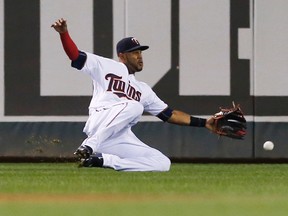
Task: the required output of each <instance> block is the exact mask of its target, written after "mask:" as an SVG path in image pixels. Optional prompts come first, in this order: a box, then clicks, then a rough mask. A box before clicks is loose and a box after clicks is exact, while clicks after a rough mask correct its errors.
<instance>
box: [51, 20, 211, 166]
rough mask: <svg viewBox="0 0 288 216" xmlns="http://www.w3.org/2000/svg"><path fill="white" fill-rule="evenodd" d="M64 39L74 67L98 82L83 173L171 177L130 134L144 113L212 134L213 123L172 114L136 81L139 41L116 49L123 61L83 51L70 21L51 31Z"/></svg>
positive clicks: (155, 154) (162, 161)
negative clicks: (104, 169) (87, 169)
mask: <svg viewBox="0 0 288 216" xmlns="http://www.w3.org/2000/svg"><path fill="white" fill-rule="evenodd" d="M51 27H53V28H54V29H55V30H56V31H57V32H58V33H59V34H60V39H61V42H62V45H63V48H64V50H65V52H66V54H67V56H68V57H69V59H70V60H71V61H72V63H71V66H72V67H74V68H76V69H78V70H80V71H81V72H83V73H85V74H88V75H89V76H90V77H91V79H92V81H93V97H92V100H91V103H90V106H89V118H88V120H87V122H86V124H85V127H84V129H83V131H84V132H85V133H86V134H87V138H86V139H85V140H84V141H83V143H82V144H81V145H80V147H79V148H78V149H77V150H76V152H75V153H74V154H76V155H77V156H78V157H79V158H80V161H81V166H83V167H108V168H112V169H114V170H118V171H168V170H169V169H170V165H171V162H170V160H169V158H168V157H166V156H165V155H164V154H162V153H161V152H160V151H158V150H157V149H154V148H152V147H150V146H148V145H146V144H145V143H143V142H142V141H140V140H139V139H138V138H137V137H136V136H135V134H134V133H133V132H132V131H131V127H132V126H133V125H135V124H136V123H137V122H138V121H139V119H140V117H141V115H142V113H143V111H145V112H149V113H150V114H151V115H153V116H157V117H158V118H160V119H161V120H163V121H164V122H169V123H173V124H178V125H186V126H197V127H206V128H207V129H209V130H213V127H214V125H213V123H214V120H213V118H212V117H211V118H209V119H203V118H197V117H193V116H191V115H189V114H187V113H184V112H182V111H179V110H175V109H171V108H170V107H169V106H168V105H167V104H166V103H165V102H163V101H162V100H161V99H159V98H158V96H157V95H156V94H155V93H154V92H153V90H152V89H151V88H150V87H149V86H148V85H147V84H146V83H144V82H140V81H138V80H137V79H136V78H135V73H136V72H140V71H141V70H142V69H143V58H142V51H144V50H147V49H148V48H149V47H148V46H143V45H141V44H140V43H139V41H138V40H137V39H136V38H134V37H127V38H124V39H122V40H120V41H119V42H118V44H117V55H118V57H119V61H115V60H112V59H108V58H104V57H101V56H99V55H95V54H92V53H89V52H85V51H80V50H79V49H78V48H77V46H76V44H75V43H74V42H73V40H72V39H71V37H70V35H69V33H68V28H67V22H66V20H64V19H63V18H62V19H59V20H57V21H56V22H55V23H53V24H52V26H51Z"/></svg>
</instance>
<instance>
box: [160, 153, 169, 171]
mask: <svg viewBox="0 0 288 216" xmlns="http://www.w3.org/2000/svg"><path fill="white" fill-rule="evenodd" d="M170 167H171V161H170V159H169V158H168V157H166V156H163V157H162V158H161V161H160V163H159V171H162V172H167V171H169V170H170Z"/></svg>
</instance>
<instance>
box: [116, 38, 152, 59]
mask: <svg viewBox="0 0 288 216" xmlns="http://www.w3.org/2000/svg"><path fill="white" fill-rule="evenodd" d="M148 48H149V46H142V45H141V44H140V43H139V41H138V40H137V39H136V38H135V37H127V38H123V39H122V40H120V41H119V42H118V43H117V46H116V50H117V55H119V53H125V52H132V51H135V50H146V49H148Z"/></svg>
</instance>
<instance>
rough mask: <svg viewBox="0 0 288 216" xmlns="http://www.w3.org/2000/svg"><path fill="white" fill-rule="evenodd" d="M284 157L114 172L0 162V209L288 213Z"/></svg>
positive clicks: (215, 214) (52, 212)
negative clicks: (270, 161)
mask: <svg viewBox="0 0 288 216" xmlns="http://www.w3.org/2000/svg"><path fill="white" fill-rule="evenodd" d="M287 185H288V164H172V167H171V171H170V172H164V173H159V172H142V173H141V172H132V173H131V172H130V173H128V172H126V173H124V172H116V171H113V170H110V169H97V168H92V169H87V168H86V169H85V168H81V169H79V168H77V167H76V165H75V164H73V163H58V164H56V163H50V164H48V163H39V164H28V163H25V164H7V163H3V164H0V215H1V216H2V215H3V216H6V215H7V216H10V215H13V216H14V215H15V216H16V215H17V216H20V215H23V216H28V215H29V216H31V215H41V216H46V215H47V216H48V215H49V216H50V215H61V216H64V215H70V216H73V215H96V214H97V215H101V216H102V215H117V216H122V215H125V216H130V215H131V216H132V215H133V216H142V215H145V216H147V215H167V216H170V215H173V216H175V215H176V216H180V215H189V216H191V215H197V216H202V215H203V216H207V215H213V216H218V215H219V216H226V215H233V216H238V215H241V216H243V215H245V216H250V215H251V216H252V215H253V216H254V215H259V216H260V215H261V216H265V215H277V216H281V215H283V216H284V215H285V216H286V215H287V213H288V186H287Z"/></svg>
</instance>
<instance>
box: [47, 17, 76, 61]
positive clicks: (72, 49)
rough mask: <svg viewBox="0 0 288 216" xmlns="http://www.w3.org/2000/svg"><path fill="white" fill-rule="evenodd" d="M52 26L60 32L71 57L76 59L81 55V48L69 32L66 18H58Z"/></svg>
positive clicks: (65, 48) (67, 52) (73, 59)
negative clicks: (79, 48)
mask: <svg viewBox="0 0 288 216" xmlns="http://www.w3.org/2000/svg"><path fill="white" fill-rule="evenodd" d="M51 27H52V28H54V29H55V31H57V32H58V33H59V34H60V38H61V42H62V45H63V48H64V50H65V52H66V54H67V56H68V57H69V59H70V60H72V61H75V60H76V59H77V58H78V57H79V50H78V48H77V46H76V44H75V43H74V41H73V40H72V39H71V37H70V35H69V33H68V28H67V22H66V20H64V19H63V18H61V19H58V20H56V21H55V22H54V23H53V24H52V25H51Z"/></svg>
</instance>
